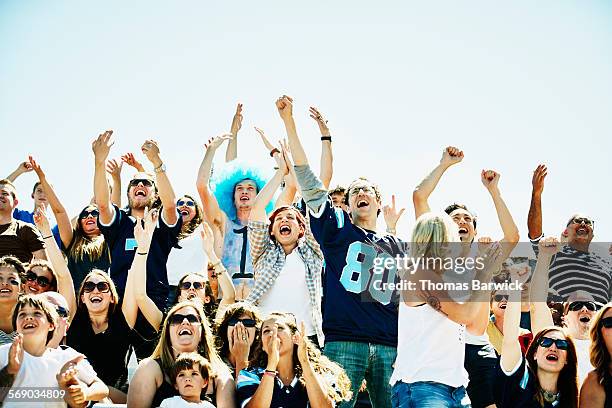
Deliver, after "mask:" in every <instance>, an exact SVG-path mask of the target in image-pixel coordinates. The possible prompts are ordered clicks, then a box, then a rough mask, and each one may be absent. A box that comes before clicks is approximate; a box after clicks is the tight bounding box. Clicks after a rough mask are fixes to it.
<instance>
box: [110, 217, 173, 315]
mask: <svg viewBox="0 0 612 408" xmlns="http://www.w3.org/2000/svg"><path fill="white" fill-rule="evenodd" d="M113 207H114V208H115V217H114V218H113V220H112V221H111V223H110V225H103V224H102V223H101V222H100V221H98V226H99V228H100V232H101V233H102V234H103V235H104V240H105V241H106V244H107V245H108V248H109V249H110V253H111V265H110V276H111V278H112V279H113V281H114V282H115V285H117V291H118V292H119V293H120V295H123V292H124V291H125V283H126V281H127V274H128V270H129V269H130V267H131V266H132V261H133V260H134V255H135V254H136V249H137V248H138V246H137V243H136V239H135V238H134V225H135V224H136V219H135V218H134V217H132V216H130V215H129V214H128V213H127V212H126V211H125V210H120V209H119V208H117V206H115V205H113ZM181 225H182V219H181V217H178V221H177V222H176V224H175V225H173V226H168V225H166V223H165V222H164V220H163V216H161V215H160V217H159V218H158V221H157V227H156V228H155V231H154V232H153V238H152V239H151V247H150V248H149V254H148V256H147V295H149V297H150V298H151V300H153V302H155V304H156V305H157V307H158V308H159V309H160V310H164V309H165V307H166V299H167V298H168V289H169V287H168V271H167V269H166V262H167V261H168V255H169V254H170V250H171V249H172V248H173V247H174V246H175V245H176V244H177V243H178V238H177V237H178V234H179V233H180V231H181Z"/></svg>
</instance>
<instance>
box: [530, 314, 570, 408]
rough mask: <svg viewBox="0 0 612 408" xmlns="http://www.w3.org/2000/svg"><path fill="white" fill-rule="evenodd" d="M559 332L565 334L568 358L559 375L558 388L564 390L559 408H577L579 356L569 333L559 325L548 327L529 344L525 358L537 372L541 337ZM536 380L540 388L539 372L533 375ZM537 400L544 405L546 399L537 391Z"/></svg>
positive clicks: (536, 384) (537, 386)
mask: <svg viewBox="0 0 612 408" xmlns="http://www.w3.org/2000/svg"><path fill="white" fill-rule="evenodd" d="M555 331H556V332H559V333H562V334H563V335H564V336H565V340H567V345H568V347H567V360H566V364H565V366H563V368H562V369H561V372H560V373H559V377H557V389H559V390H562V392H563V396H562V398H561V401H560V404H559V408H576V407H578V356H577V354H576V346H575V345H574V341H573V340H572V338H571V337H570V336H568V335H567V333H566V332H565V331H564V330H563V329H562V328H559V327H556V326H552V327H546V328H544V329H542V330H540V332H539V333H538V334H536V335H535V336H534V338H533V340H532V341H531V344H529V348H528V349H527V353H526V354H525V360H527V364H528V366H529V368H530V369H532V370H533V372H534V374H535V373H536V372H537V368H538V363H537V361H536V359H535V355H536V352H537V351H538V347H540V339H541V338H542V337H544V336H545V335H546V334H548V333H550V332H555ZM533 377H534V380H535V389H536V390H539V389H540V382H539V380H538V376H537V374H536V375H534V376H533ZM534 398H535V400H536V401H537V402H538V403H539V405H540V406H541V407H543V406H544V401H543V398H542V394H541V393H539V392H538V393H536V395H535V397H534Z"/></svg>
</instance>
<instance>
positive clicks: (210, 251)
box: [200, 222, 236, 318]
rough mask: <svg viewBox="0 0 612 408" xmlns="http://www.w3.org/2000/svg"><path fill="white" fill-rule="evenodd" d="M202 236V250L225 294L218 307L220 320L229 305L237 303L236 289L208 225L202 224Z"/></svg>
mask: <svg viewBox="0 0 612 408" xmlns="http://www.w3.org/2000/svg"><path fill="white" fill-rule="evenodd" d="M200 236H201V237H202V249H203V250H204V252H205V253H206V256H208V260H209V261H210V263H212V265H213V268H214V271H215V274H216V275H217V279H218V282H219V286H221V291H222V292H223V298H221V301H220V302H219V306H218V307H217V314H216V317H217V318H219V317H221V316H223V314H224V313H225V308H226V307H227V306H228V305H231V304H233V303H235V302H236V288H234V283H233V282H232V278H231V276H230V274H229V272H228V271H227V269H225V266H223V264H222V263H221V260H220V259H219V257H218V256H217V254H216V253H215V238H214V235H213V230H212V228H210V225H208V223H206V222H203V223H202V230H201V231H200Z"/></svg>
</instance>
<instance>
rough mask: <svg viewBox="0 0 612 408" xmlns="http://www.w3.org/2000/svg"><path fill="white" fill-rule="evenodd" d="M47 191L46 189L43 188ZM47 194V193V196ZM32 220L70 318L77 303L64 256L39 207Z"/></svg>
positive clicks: (47, 220)
mask: <svg viewBox="0 0 612 408" xmlns="http://www.w3.org/2000/svg"><path fill="white" fill-rule="evenodd" d="M45 191H47V190H45ZM48 196H49V194H48V193H47V197H48ZM34 222H35V223H36V226H37V227H38V229H39V230H40V232H41V233H42V235H43V236H44V237H46V238H45V245H46V249H47V256H48V257H49V261H50V262H51V265H52V266H53V270H54V271H55V273H56V274H57V291H58V292H59V294H60V295H62V296H63V297H64V298H66V301H67V302H68V309H69V310H70V316H69V319H70V320H72V318H73V317H74V314H75V313H76V309H77V307H76V306H77V304H76V297H75V294H74V283H73V282H72V275H71V274H70V270H69V269H68V265H67V264H66V261H65V260H64V256H63V255H62V252H61V251H60V249H59V247H58V246H57V242H55V238H54V237H53V233H52V232H51V227H50V226H49V219H48V218H47V215H46V214H45V213H44V212H43V211H42V210H41V209H40V208H39V209H37V210H36V212H35V213H34Z"/></svg>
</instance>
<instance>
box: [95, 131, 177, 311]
mask: <svg viewBox="0 0 612 408" xmlns="http://www.w3.org/2000/svg"><path fill="white" fill-rule="evenodd" d="M112 134H113V131H112V130H109V131H106V132H104V133H103V134H101V135H100V136H99V137H98V138H97V139H96V140H95V141H94V142H93V144H92V149H93V152H94V155H95V166H96V167H95V173H94V194H95V201H96V205H97V206H98V210H99V211H100V216H99V218H98V224H99V227H100V232H102V234H103V235H104V239H105V240H106V243H107V245H108V247H109V248H110V251H111V259H112V263H111V267H110V275H111V278H112V279H113V281H114V282H115V284H116V285H117V290H118V291H119V294H120V295H122V294H123V291H124V290H125V283H126V280H127V274H128V270H129V269H130V266H131V265H132V261H133V260H134V255H135V254H136V251H138V247H137V245H136V240H135V239H134V225H135V223H136V218H135V217H140V218H143V217H144V209H145V208H147V207H148V208H151V207H152V206H153V205H154V204H155V202H156V201H157V199H158V198H159V199H161V204H162V211H161V216H160V217H159V221H158V225H157V227H156V229H155V232H154V233H153V240H152V242H151V248H150V249H149V252H150V253H149V254H148V256H147V294H148V295H149V297H150V298H151V299H152V300H153V302H155V304H156V305H157V307H158V308H160V310H164V309H165V307H166V299H167V297H168V271H167V270H166V262H167V260H168V255H169V254H170V250H171V249H172V247H174V246H175V245H176V243H177V242H178V239H177V237H178V234H179V232H180V230H181V217H179V216H178V212H177V211H176V199H175V196H174V191H173V189H172V185H171V184H170V180H169V179H168V176H167V175H166V168H165V166H164V163H163V162H162V160H161V158H160V156H159V148H158V147H157V143H156V142H155V141H153V140H147V141H146V142H145V143H144V144H143V146H142V152H143V153H144V154H145V155H146V156H147V158H148V159H149V161H150V162H151V164H153V166H154V169H155V170H154V171H155V177H153V176H152V175H150V174H148V173H142V172H141V173H136V175H135V176H134V178H133V179H132V180H131V181H130V183H129V186H128V190H127V195H128V202H129V204H128V207H127V209H119V208H118V207H117V206H115V205H113V204H112V203H111V200H110V194H109V188H108V181H107V179H106V159H107V157H108V154H109V152H110V148H111V146H112V145H113V143H114V142H111V136H112Z"/></svg>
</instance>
